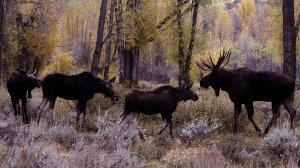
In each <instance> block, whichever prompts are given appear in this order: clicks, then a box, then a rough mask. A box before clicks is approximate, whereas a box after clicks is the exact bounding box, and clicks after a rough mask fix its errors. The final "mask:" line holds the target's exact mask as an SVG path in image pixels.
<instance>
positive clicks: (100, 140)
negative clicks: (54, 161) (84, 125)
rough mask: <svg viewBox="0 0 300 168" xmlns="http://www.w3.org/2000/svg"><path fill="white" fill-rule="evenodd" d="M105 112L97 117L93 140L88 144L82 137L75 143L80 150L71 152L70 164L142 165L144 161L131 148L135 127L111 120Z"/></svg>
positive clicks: (78, 165) (95, 165)
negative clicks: (96, 129)
mask: <svg viewBox="0 0 300 168" xmlns="http://www.w3.org/2000/svg"><path fill="white" fill-rule="evenodd" d="M107 113H108V112H106V113H105V115H103V116H98V117H97V121H96V123H95V125H96V126H97V127H98V133H97V135H96V138H95V141H94V142H90V144H88V143H86V141H85V140H83V139H82V140H80V141H81V142H80V141H79V142H78V143H77V144H76V146H77V148H78V149H81V150H78V151H76V152H74V153H73V154H72V156H71V157H70V159H71V161H70V162H71V164H74V166H75V167H142V166H143V164H144V163H143V161H141V160H139V159H138V157H137V152H136V151H135V150H134V148H133V146H134V143H133V142H135V139H136V138H138V136H137V135H138V131H137V129H136V127H135V126H134V125H127V124H120V123H115V122H112V121H110V120H108V118H107ZM80 146H81V148H80ZM71 167H72V166H71Z"/></svg>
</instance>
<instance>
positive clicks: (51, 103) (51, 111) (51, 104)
mask: <svg viewBox="0 0 300 168" xmlns="http://www.w3.org/2000/svg"><path fill="white" fill-rule="evenodd" d="M55 101H56V98H55V99H51V100H50V104H49V108H50V111H49V119H50V122H51V124H52V125H54V118H53V110H54V106H55Z"/></svg>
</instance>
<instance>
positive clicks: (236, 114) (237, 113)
mask: <svg viewBox="0 0 300 168" xmlns="http://www.w3.org/2000/svg"><path fill="white" fill-rule="evenodd" d="M241 111H242V104H239V103H234V116H233V117H234V123H233V134H236V133H237V127H238V122H239V116H240V114H241Z"/></svg>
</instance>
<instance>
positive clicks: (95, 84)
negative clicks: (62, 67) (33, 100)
mask: <svg viewBox="0 0 300 168" xmlns="http://www.w3.org/2000/svg"><path fill="white" fill-rule="evenodd" d="M114 81H115V78H113V79H111V80H110V81H108V82H106V81H104V80H102V79H100V78H97V77H94V76H93V75H92V74H91V73H89V72H83V73H80V74H77V75H72V76H68V75H64V74H59V73H55V74H49V75H47V76H46V77H45V78H44V80H43V84H42V88H43V99H42V102H41V103H40V105H39V107H38V111H37V122H38V123H39V120H40V114H41V112H42V111H43V109H44V108H45V106H46V105H47V103H48V102H50V105H49V108H50V119H51V122H52V123H53V121H54V119H53V109H54V106H55V101H56V99H57V97H60V98H63V99H67V100H78V104H77V117H76V122H78V120H79V117H80V114H81V113H83V121H84V120H85V115H86V105H87V101H89V100H91V99H92V98H93V97H94V94H95V93H103V94H104V95H105V96H107V97H110V98H111V99H112V100H113V101H117V100H118V97H119V96H118V95H117V94H116V93H115V92H114V91H113V89H112V85H111V84H112V82H114Z"/></svg>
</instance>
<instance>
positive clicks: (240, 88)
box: [196, 51, 296, 133]
mask: <svg viewBox="0 0 300 168" xmlns="http://www.w3.org/2000/svg"><path fill="white" fill-rule="evenodd" d="M230 55H231V52H230V51H227V52H226V51H223V53H222V52H221V53H220V58H219V60H218V62H217V64H214V63H213V62H212V59H210V62H204V61H203V60H201V62H196V63H197V65H198V66H199V68H201V69H203V70H205V71H211V73H210V74H209V75H207V76H205V77H204V78H203V79H202V80H201V81H200V86H201V87H204V88H208V87H210V86H211V87H212V88H213V89H214V91H215V94H216V96H219V92H220V89H222V90H224V91H226V92H227V93H228V95H229V97H230V100H231V101H232V102H233V103H234V111H235V112H234V128H233V132H234V133H236V132H237V125H238V118H239V114H240V113H241V106H242V104H244V105H245V106H246V109H247V112H248V119H249V121H250V122H251V123H252V124H253V126H254V128H255V130H256V131H257V132H258V133H260V132H261V130H260V129H259V127H258V126H257V125H256V123H255V122H254V120H253V114H254V108H253V101H268V102H272V111H273V117H272V120H271V121H270V123H269V124H268V126H267V127H266V129H265V133H268V131H269V129H270V127H271V126H272V125H273V123H274V122H275V121H276V119H277V118H278V117H279V116H280V111H279V108H280V105H281V104H283V105H284V106H285V108H286V109H287V111H288V112H289V114H290V117H291V127H294V118H295V113H296V111H295V109H294V107H293V105H292V95H293V92H294V88H295V84H294V81H293V80H292V79H291V78H290V77H288V76H286V75H283V74H280V73H276V72H266V71H265V72H257V71H253V70H250V69H247V68H240V69H237V70H226V69H224V67H225V66H226V64H227V63H228V61H229V59H230Z"/></svg>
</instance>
